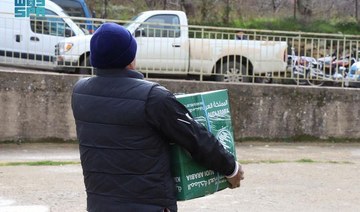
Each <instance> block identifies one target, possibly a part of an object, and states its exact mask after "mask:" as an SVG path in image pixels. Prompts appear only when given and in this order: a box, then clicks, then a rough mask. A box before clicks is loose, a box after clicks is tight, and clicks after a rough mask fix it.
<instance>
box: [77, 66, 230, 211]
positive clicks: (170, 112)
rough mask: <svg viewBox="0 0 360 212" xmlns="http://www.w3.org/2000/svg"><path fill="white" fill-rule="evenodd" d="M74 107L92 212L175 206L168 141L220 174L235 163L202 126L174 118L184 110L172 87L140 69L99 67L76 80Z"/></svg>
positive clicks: (182, 116) (172, 208)
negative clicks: (148, 78) (91, 74)
mask: <svg viewBox="0 0 360 212" xmlns="http://www.w3.org/2000/svg"><path fill="white" fill-rule="evenodd" d="M72 109H73V114H74V118H75V121H76V130H77V136H78V140H79V143H80V157H81V164H82V167H83V174H84V181H85V186H86V192H87V196H88V199H87V204H88V210H89V211H106V212H111V211H162V210H163V209H164V208H169V209H171V211H176V210H177V208H176V190H175V189H176V188H175V184H174V181H173V179H172V177H171V173H170V159H169V158H170V157H169V142H170V141H171V142H176V143H178V144H180V145H182V146H184V147H185V148H186V149H187V150H188V151H189V152H190V153H191V154H192V155H193V157H194V158H195V159H196V160H198V161H199V162H202V163H203V164H204V165H205V166H208V167H209V168H212V169H214V170H216V171H219V172H220V173H222V174H226V175H229V174H231V173H232V171H233V169H234V167H235V162H234V157H233V156H232V155H231V154H229V153H227V151H226V150H224V148H223V147H222V146H221V144H220V143H219V142H217V141H216V139H215V138H214V137H213V136H212V135H211V134H210V133H208V132H207V131H206V129H205V128H204V127H203V126H201V125H200V124H198V123H196V122H194V121H193V120H191V119H189V120H188V121H189V124H185V123H184V122H179V121H177V119H179V118H181V119H188V115H186V114H187V113H189V112H188V111H187V109H186V108H185V107H184V106H183V105H181V104H180V103H178V102H177V101H176V99H175V97H174V96H173V95H172V94H171V93H170V92H169V91H167V90H166V89H165V88H163V87H161V86H159V85H158V84H155V83H151V82H148V81H145V80H143V79H142V75H141V74H140V73H138V72H135V71H131V70H108V69H107V70H97V76H96V77H91V78H84V79H81V80H79V82H78V83H77V84H76V85H75V87H74V91H73V96H72ZM205 144H206V145H205ZM127 209H129V210H127Z"/></svg>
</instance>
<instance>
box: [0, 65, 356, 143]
mask: <svg viewBox="0 0 360 212" xmlns="http://www.w3.org/2000/svg"><path fill="white" fill-rule="evenodd" d="M79 78H80V76H75V75H61V74H56V73H52V74H50V73H49V74H38V73H29V72H24V73H22V72H0V108H1V109H0V123H1V125H0V141H19V140H39V139H47V138H58V139H61V140H68V139H76V131H75V124H74V120H73V117H72V111H71V107H70V100H71V91H72V87H73V85H74V83H75V82H76V81H77V80H78V79H79ZM152 81H157V82H159V83H160V84H162V85H164V86H165V87H167V88H168V89H169V90H171V91H173V92H174V93H193V92H201V91H209V90H217V89H228V91H229V97H230V106H231V113H232V120H233V127H234V134H235V137H236V139H237V140H238V139H245V138H247V139H248V138H275V139H277V138H291V137H298V136H305V135H306V136H313V137H317V138H322V139H326V138H332V137H333V138H340V139H344V138H350V139H358V138H360V130H358V129H359V127H358V126H360V110H359V106H358V105H359V103H360V92H359V91H360V90H359V89H344V88H336V87H320V88H313V87H309V86H304V87H297V86H285V85H271V84H269V85H262V84H229V83H214V82H207V83H204V82H197V81H180V82H179V81H174V80H152Z"/></svg>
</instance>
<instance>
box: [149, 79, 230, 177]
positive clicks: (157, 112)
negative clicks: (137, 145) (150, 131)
mask: <svg viewBox="0 0 360 212" xmlns="http://www.w3.org/2000/svg"><path fill="white" fill-rule="evenodd" d="M146 114H147V121H148V122H149V123H150V125H152V126H153V127H154V128H155V129H156V130H158V131H160V133H161V134H162V135H163V136H164V137H165V139H166V140H168V141H169V142H173V143H176V144H178V145H180V146H182V147H183V148H185V149H186V150H187V151H188V152H189V153H190V154H191V156H192V157H193V159H194V160H196V161H197V162H199V163H201V164H203V165H204V166H205V167H207V168H209V169H212V170H215V171H218V172H220V173H221V174H223V175H231V174H232V173H233V171H234V169H235V167H236V164H235V163H236V162H235V158H234V156H233V155H232V154H230V153H229V152H228V151H227V150H225V148H224V147H223V146H222V144H221V143H220V142H219V141H218V140H217V139H216V137H215V136H214V135H213V134H211V133H210V132H209V131H207V129H206V128H205V127H204V126H203V125H201V124H200V123H198V122H196V121H195V120H193V118H192V116H191V113H190V112H189V111H188V110H187V109H186V107H185V106H184V105H182V104H181V103H180V102H178V101H177V99H176V97H175V96H174V95H173V94H172V93H171V92H169V91H168V90H166V89H165V88H164V87H161V86H155V87H153V89H152V90H151V92H150V94H149V98H148V101H147V104H146Z"/></svg>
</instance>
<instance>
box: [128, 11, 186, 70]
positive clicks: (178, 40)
mask: <svg viewBox="0 0 360 212" xmlns="http://www.w3.org/2000/svg"><path fill="white" fill-rule="evenodd" d="M135 36H136V41H137V43H138V50H137V56H136V67H137V68H138V69H139V70H141V71H142V72H145V71H146V72H149V73H151V72H152V73H159V72H160V73H161V72H166V73H169V74H181V73H182V74H183V73H184V72H186V71H187V66H188V60H189V43H188V39H187V38H188V36H187V35H182V33H181V27H180V21H179V17H178V16H177V15H174V14H161V15H154V16H151V17H150V18H148V19H147V20H146V21H145V22H144V23H142V24H141V25H140V26H139V28H138V29H137V31H136V33H135Z"/></svg>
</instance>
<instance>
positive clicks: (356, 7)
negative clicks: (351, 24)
mask: <svg viewBox="0 0 360 212" xmlns="http://www.w3.org/2000/svg"><path fill="white" fill-rule="evenodd" d="M354 1H355V19H356V21H359V16H358V6H359V3H358V0H354Z"/></svg>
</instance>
